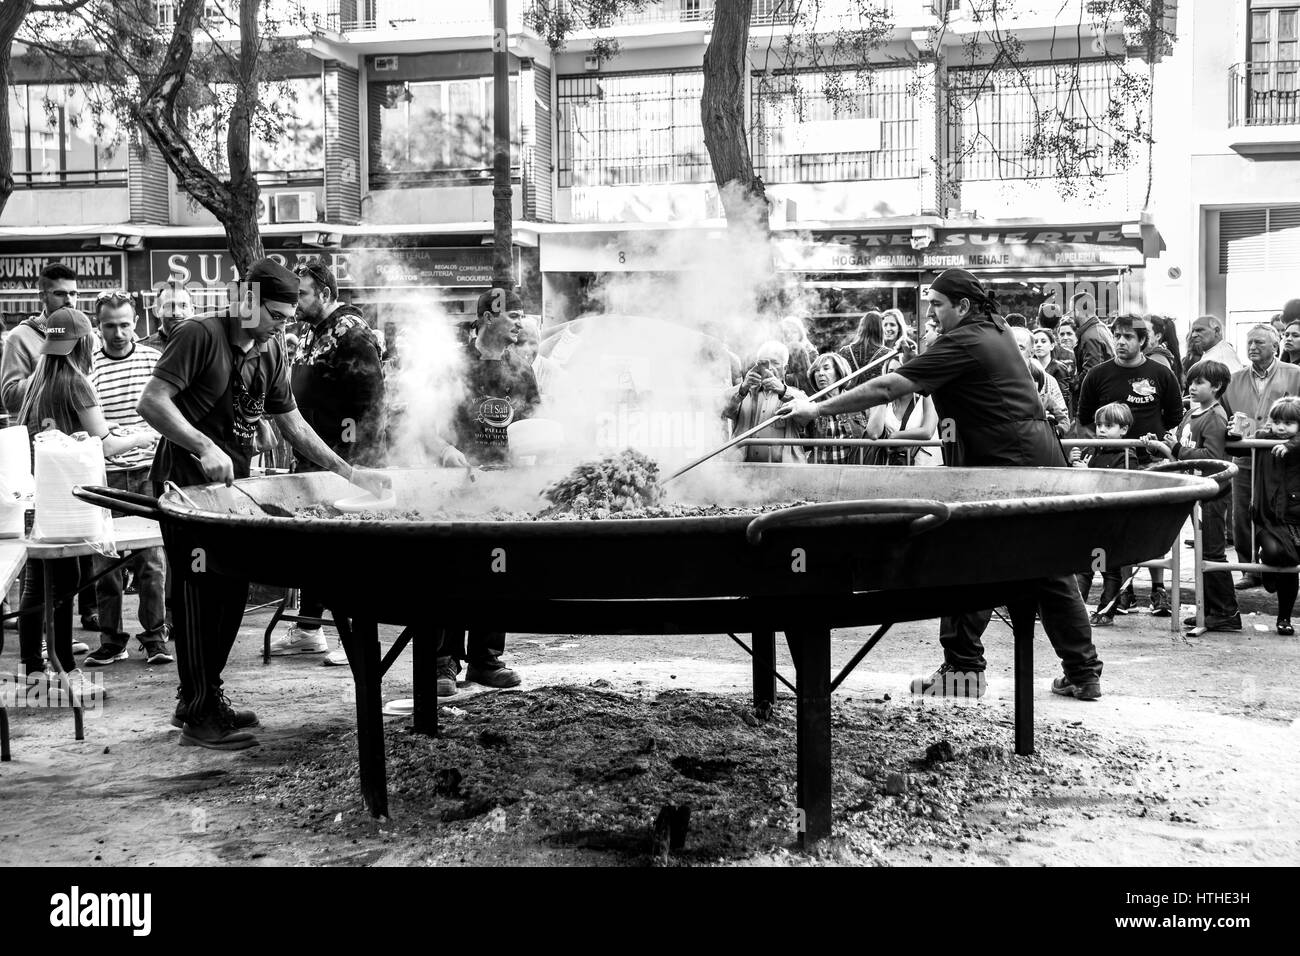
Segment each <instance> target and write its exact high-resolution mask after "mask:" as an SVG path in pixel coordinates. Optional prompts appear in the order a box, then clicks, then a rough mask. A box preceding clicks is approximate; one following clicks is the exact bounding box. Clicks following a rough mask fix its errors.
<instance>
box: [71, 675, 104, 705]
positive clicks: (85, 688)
mask: <svg viewBox="0 0 1300 956" xmlns="http://www.w3.org/2000/svg"><path fill="white" fill-rule="evenodd" d="M64 679H65V680H66V681H67V684H66V686H67V689H68V691H69V693H70V694H71V696H72V701H71V703H72V706H73V707H92V706H94V705H95V704H96V703H97V702H98V703H103V702H104V701H106V700H108V691H106V690H105V689H104V688H103V687H99V686H96V685H95V683H94V682H92V681H91V680H90V678H88V677H87V676H86V672H85V671H83V670H82V669H81V668H80V667H77V668H74V669H73V670H70V671H68V672H67V673H66V674H65V675H64Z"/></svg>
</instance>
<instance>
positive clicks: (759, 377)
mask: <svg viewBox="0 0 1300 956" xmlns="http://www.w3.org/2000/svg"><path fill="white" fill-rule="evenodd" d="M789 361H790V352H789V351H788V350H787V349H786V347H785V346H784V345H783V344H781V343H780V342H777V341H776V340H772V341H769V342H764V343H763V344H762V345H760V346H759V348H758V353H757V355H756V357H755V359H754V364H753V366H752V367H751V368H750V369H749V371H748V372H747V373H746V374H745V378H744V381H742V382H741V383H740V385H739V386H738V387H737V388H733V389H728V390H727V402H726V405H725V406H724V407H723V411H722V417H723V418H728V419H730V420H731V421H732V423H733V424H732V434H736V435H738V434H740V433H741V432H746V431H749V429H751V428H753V427H754V426H755V425H757V424H758V423H759V422H761V421H763V420H765V419H768V418H771V417H772V416H773V415H775V414H776V412H777V409H779V408H780V407H781V406H782V405H783V404H784V403H786V402H802V401H805V400H806V399H807V398H808V396H807V394H806V393H805V392H803V391H802V390H801V389H797V388H795V387H794V386H792V385H788V384H787V383H786V380H785V372H786V366H787V365H788V364H789ZM753 437H754V438H755V439H763V438H801V437H803V430H802V428H801V427H798V426H795V425H793V424H792V422H791V421H790V420H789V419H783V420H781V421H778V422H775V423H773V424H772V425H769V426H768V427H767V428H765V429H763V430H762V431H761V432H759V433H758V434H757V435H755V436H753ZM744 454H745V461H799V462H802V461H804V460H806V456H805V454H804V450H803V448H802V447H800V446H799V445H749V446H747V447H746V448H745V449H744Z"/></svg>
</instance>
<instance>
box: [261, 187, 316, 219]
mask: <svg viewBox="0 0 1300 956" xmlns="http://www.w3.org/2000/svg"><path fill="white" fill-rule="evenodd" d="M271 202H272V208H274V210H275V221H276V222H315V221H316V194H315V193H276V194H275V195H274V196H273V197H272V198H271Z"/></svg>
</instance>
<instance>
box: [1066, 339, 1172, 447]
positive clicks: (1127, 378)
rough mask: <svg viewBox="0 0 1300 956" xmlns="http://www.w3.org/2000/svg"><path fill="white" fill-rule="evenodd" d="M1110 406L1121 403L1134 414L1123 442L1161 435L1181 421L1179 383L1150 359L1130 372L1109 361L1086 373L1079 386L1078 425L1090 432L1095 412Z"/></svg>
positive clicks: (1170, 373)
mask: <svg viewBox="0 0 1300 956" xmlns="http://www.w3.org/2000/svg"><path fill="white" fill-rule="evenodd" d="M1111 402H1123V403H1124V404H1126V405H1127V406H1128V407H1129V411H1131V412H1132V413H1133V426H1132V427H1131V428H1130V429H1129V430H1128V434H1127V435H1125V436H1124V437H1125V438H1141V437H1142V436H1143V435H1147V434H1154V435H1163V434H1164V433H1165V432H1166V431H1168V430H1169V429H1171V428H1174V427H1175V426H1177V425H1178V423H1179V422H1181V421H1182V420H1183V393H1182V388H1180V387H1179V385H1178V379H1177V378H1176V377H1175V376H1174V373H1173V372H1171V371H1170V370H1169V369H1167V368H1165V367H1164V366H1163V365H1161V364H1160V363H1159V362H1153V361H1151V360H1150V359H1144V360H1143V362H1142V364H1141V365H1137V366H1134V367H1133V368H1125V367H1124V366H1122V365H1117V364H1116V363H1115V360H1114V359H1111V360H1110V361H1109V362H1102V363H1101V364H1100V365H1098V366H1097V367H1096V368H1094V369H1092V370H1091V371H1090V372H1088V374H1087V375H1086V376H1084V379H1083V384H1082V385H1080V386H1079V424H1080V425H1082V426H1084V427H1085V428H1092V427H1093V421H1094V419H1095V418H1096V414H1097V409H1099V408H1101V407H1102V406H1103V405H1109V404H1110V403H1111Z"/></svg>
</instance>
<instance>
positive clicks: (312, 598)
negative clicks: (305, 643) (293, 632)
mask: <svg viewBox="0 0 1300 956" xmlns="http://www.w3.org/2000/svg"><path fill="white" fill-rule="evenodd" d="M298 614H299V615H300V616H302V617H324V616H325V602H324V601H322V600H321V599H320V597H319V596H318V595H317V594H316V592H315V591H308V590H307V589H306V588H303V589H302V590H301V591H299V592H298ZM298 629H299V630H300V631H315V630H318V629H319V625H317V624H301V623H300V624H299V625H298Z"/></svg>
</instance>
